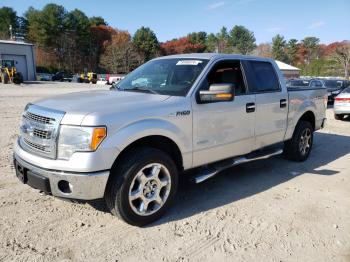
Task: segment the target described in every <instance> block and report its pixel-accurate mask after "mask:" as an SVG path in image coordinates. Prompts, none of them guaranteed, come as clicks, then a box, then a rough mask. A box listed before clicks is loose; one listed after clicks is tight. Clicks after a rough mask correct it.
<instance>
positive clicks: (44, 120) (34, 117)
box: [24, 111, 55, 124]
mask: <svg viewBox="0 0 350 262" xmlns="http://www.w3.org/2000/svg"><path fill="white" fill-rule="evenodd" d="M24 117H25V118H28V119H30V120H33V121H34V122H38V123H43V124H51V123H52V122H54V121H55V119H54V118H50V117H45V116H40V115H36V114H33V113H31V112H28V111H27V112H26V113H25V114H24Z"/></svg>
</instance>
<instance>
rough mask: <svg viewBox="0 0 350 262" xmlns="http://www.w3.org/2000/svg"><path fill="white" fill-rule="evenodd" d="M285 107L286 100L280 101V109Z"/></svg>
mask: <svg viewBox="0 0 350 262" xmlns="http://www.w3.org/2000/svg"><path fill="white" fill-rule="evenodd" d="M284 107H287V99H281V100H280V108H284Z"/></svg>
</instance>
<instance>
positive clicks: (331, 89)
mask: <svg viewBox="0 0 350 262" xmlns="http://www.w3.org/2000/svg"><path fill="white" fill-rule="evenodd" d="M323 82H324V85H325V87H326V88H327V91H328V102H329V103H334V98H335V97H336V96H337V95H339V94H340V93H341V92H342V91H343V90H344V89H345V88H346V87H348V86H349V85H350V81H348V80H340V79H325V80H323Z"/></svg>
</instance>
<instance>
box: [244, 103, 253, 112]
mask: <svg viewBox="0 0 350 262" xmlns="http://www.w3.org/2000/svg"><path fill="white" fill-rule="evenodd" d="M245 110H246V112H247V113H253V112H255V103H247V104H246V106H245Z"/></svg>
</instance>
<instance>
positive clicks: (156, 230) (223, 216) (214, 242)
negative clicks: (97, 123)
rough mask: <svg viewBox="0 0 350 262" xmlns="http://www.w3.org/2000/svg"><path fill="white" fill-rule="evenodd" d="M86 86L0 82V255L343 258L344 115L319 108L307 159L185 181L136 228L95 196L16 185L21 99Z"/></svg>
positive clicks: (348, 228) (348, 233) (346, 194)
mask: <svg viewBox="0 0 350 262" xmlns="http://www.w3.org/2000/svg"><path fill="white" fill-rule="evenodd" d="M101 88H108V87H105V86H96V85H87V84H62V83H31V84H25V85H22V86H13V85H6V86H4V85H0V118H1V129H0V146H1V151H0V232H1V233H0V261H350V209H349V207H350V178H349V175H350V154H349V152H350V120H349V119H348V120H345V121H335V120H334V118H333V112H332V109H328V110H327V117H328V119H329V120H328V123H327V126H326V128H325V129H323V130H322V131H319V132H317V133H316V134H315V141H314V142H315V143H314V148H313V151H312V154H311V156H310V158H309V159H308V160H307V161H306V162H304V163H294V162H289V161H287V160H284V159H283V158H282V157H274V158H272V159H269V160H261V161H256V162H254V163H247V164H244V165H241V166H237V167H234V168H231V169H229V170H226V171H224V172H222V173H221V174H220V175H218V176H217V177H215V178H213V179H210V180H208V181H206V182H204V183H202V184H199V185H193V184H190V183H184V185H183V186H182V187H181V188H180V191H179V194H178V197H177V200H176V203H175V205H174V207H173V208H172V209H171V210H170V211H169V212H168V213H167V214H166V216H165V217H164V218H162V219H161V220H160V221H158V222H156V223H155V224H152V225H150V226H148V227H145V228H137V227H131V226H129V225H127V224H125V223H124V222H122V221H120V220H118V219H117V218H115V217H113V216H112V215H110V214H109V213H108V211H107V210H106V207H105V205H104V203H103V201H93V202H89V203H71V202H68V201H63V200H60V199H57V198H54V197H51V196H43V195H41V194H39V192H38V191H36V190H34V189H31V188H30V187H28V186H26V185H23V184H21V183H20V182H19V181H18V179H17V178H16V177H15V175H14V169H13V166H12V163H11V160H12V149H13V141H14V140H15V138H16V136H17V134H18V124H19V120H20V115H21V112H22V110H23V108H24V106H25V105H26V104H27V103H28V102H31V101H35V100H37V99H40V98H43V97H48V96H51V95H55V94H61V93H66V92H76V91H81V90H87V89H101Z"/></svg>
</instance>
